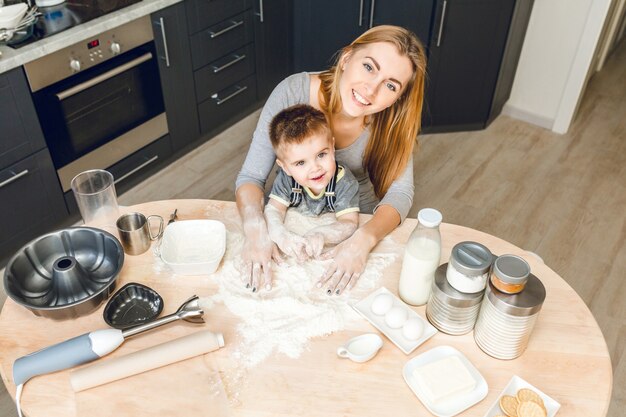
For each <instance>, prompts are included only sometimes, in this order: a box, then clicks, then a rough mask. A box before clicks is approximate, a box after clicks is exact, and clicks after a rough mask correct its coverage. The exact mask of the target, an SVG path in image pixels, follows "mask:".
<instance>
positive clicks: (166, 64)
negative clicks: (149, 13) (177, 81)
mask: <svg viewBox="0 0 626 417" xmlns="http://www.w3.org/2000/svg"><path fill="white" fill-rule="evenodd" d="M157 25H159V26H160V27H161V37H162V38H163V52H164V53H165V66H166V67H168V68H169V67H170V54H169V51H168V48H167V36H166V35H165V21H164V20H163V18H162V17H159V23H157Z"/></svg>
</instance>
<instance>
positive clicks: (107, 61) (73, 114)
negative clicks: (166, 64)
mask: <svg viewBox="0 0 626 417" xmlns="http://www.w3.org/2000/svg"><path fill="white" fill-rule="evenodd" d="M24 67H25V72H26V75H27V77H28V81H29V84H30V88H31V92H32V96H33V101H34V103H35V108H36V110H37V115H38V117H39V122H40V124H41V127H42V130H43V133H44V137H45V138H46V142H47V144H48V149H49V150H50V154H51V156H52V160H53V162H54V165H55V167H56V169H57V173H58V176H59V180H60V182H61V186H62V188H63V191H64V192H67V191H69V190H70V183H71V180H72V178H73V177H74V176H75V175H76V174H78V173H80V172H82V171H84V170H87V169H94V168H103V169H106V168H108V167H110V166H112V165H114V164H116V163H118V162H119V161H121V160H123V159H124V158H126V157H128V156H130V155H131V154H133V153H135V152H137V151H138V150H140V149H141V148H143V147H145V146H147V145H149V144H150V143H152V142H154V141H156V140H158V139H159V138H161V137H162V136H164V135H165V134H167V133H168V127H167V121H166V118H165V112H164V106H163V96H162V93H161V84H160V81H159V70H158V65H157V57H156V52H155V49H154V42H153V35H152V27H151V24H150V19H149V17H148V16H146V17H145V18H141V19H138V20H135V21H133V22H130V23H127V24H125V25H123V26H120V27H118V28H115V29H112V30H109V31H107V32H104V33H101V34H100V35H97V36H94V37H92V38H90V39H88V40H85V41H82V42H78V43H76V44H74V45H72V46H69V47H67V48H64V49H62V50H60V51H57V52H55V53H53V54H50V55H46V56H44V57H42V58H40V59H38V60H36V61H33V62H30V63H28V64H26V65H25V66H24ZM148 163H149V162H148ZM140 168H141V167H137V168H136V169H140ZM116 180H118V181H119V180H120V178H116Z"/></svg>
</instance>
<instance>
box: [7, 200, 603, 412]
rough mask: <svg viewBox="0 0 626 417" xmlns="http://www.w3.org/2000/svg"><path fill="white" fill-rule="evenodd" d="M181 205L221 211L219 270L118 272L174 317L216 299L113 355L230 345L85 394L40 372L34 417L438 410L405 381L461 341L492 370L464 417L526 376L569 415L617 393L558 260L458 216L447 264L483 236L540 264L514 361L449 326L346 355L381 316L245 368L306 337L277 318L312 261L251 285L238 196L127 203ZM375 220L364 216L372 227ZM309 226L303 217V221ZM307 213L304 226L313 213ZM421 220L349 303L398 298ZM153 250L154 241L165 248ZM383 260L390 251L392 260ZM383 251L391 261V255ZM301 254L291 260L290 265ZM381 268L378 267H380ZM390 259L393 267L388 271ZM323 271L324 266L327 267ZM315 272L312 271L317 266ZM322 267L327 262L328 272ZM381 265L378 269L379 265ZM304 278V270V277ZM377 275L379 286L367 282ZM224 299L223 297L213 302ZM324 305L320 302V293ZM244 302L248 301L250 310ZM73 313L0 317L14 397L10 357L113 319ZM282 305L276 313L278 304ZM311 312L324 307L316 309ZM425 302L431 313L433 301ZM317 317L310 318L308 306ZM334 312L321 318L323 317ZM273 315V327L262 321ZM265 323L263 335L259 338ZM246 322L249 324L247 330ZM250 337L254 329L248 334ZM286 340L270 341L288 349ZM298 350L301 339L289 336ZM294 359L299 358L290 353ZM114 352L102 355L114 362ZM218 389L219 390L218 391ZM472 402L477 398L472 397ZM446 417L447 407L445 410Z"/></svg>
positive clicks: (209, 214) (421, 311)
mask: <svg viewBox="0 0 626 417" xmlns="http://www.w3.org/2000/svg"><path fill="white" fill-rule="evenodd" d="M174 209H178V217H179V220H180V221H184V220H190V219H206V218H208V219H218V220H221V221H222V222H223V223H224V225H225V226H226V230H227V236H229V237H228V239H227V249H226V254H225V255H224V259H223V260H222V263H221V266H220V268H219V269H218V270H217V271H216V272H215V273H214V274H211V275H197V276H183V275H176V274H174V273H173V272H171V271H170V269H169V268H168V267H167V266H166V265H165V264H163V263H162V261H161V260H160V259H158V258H157V257H156V255H155V254H154V253H153V251H152V250H149V251H147V252H145V253H143V254H141V255H138V256H130V255H129V256H126V258H125V260H124V266H123V268H122V271H121V273H120V275H119V277H118V278H117V279H118V281H119V282H118V286H119V287H120V288H121V287H122V286H123V285H124V284H127V283H128V282H139V283H141V284H144V285H147V286H148V287H150V288H152V289H154V290H155V291H156V292H158V293H159V294H160V295H161V296H162V297H163V300H164V302H165V307H164V314H167V313H169V312H172V311H174V310H175V309H176V308H177V307H178V306H179V305H180V304H181V303H182V302H183V301H184V300H186V299H187V298H189V296H190V295H192V294H196V295H198V296H199V297H201V298H204V297H208V298H209V299H211V300H215V303H214V304H211V306H210V307H207V311H206V315H205V319H206V323H205V324H203V325H200V324H192V323H177V324H171V325H169V326H166V327H163V328H161V329H159V330H155V331H153V332H149V333H146V334H143V335H141V336H139V335H138V336H137V337H133V338H130V339H129V340H128V341H126V342H124V344H123V345H122V346H121V347H120V348H119V349H117V350H116V351H115V352H113V353H111V355H110V358H116V357H118V358H119V357H121V356H125V355H128V354H131V353H134V352H138V351H140V350H142V349H145V348H148V347H151V346H155V345H157V344H160V343H163V342H166V341H170V340H174V339H175V338H178V337H181V336H185V335H187V334H191V333H193V332H195V331H198V330H201V329H202V330H204V329H207V330H211V331H213V332H220V333H223V335H224V340H225V341H226V345H225V346H224V348H222V349H220V350H218V351H215V352H212V353H209V354H207V355H204V356H203V357H202V358H195V359H194V360H193V361H192V362H189V361H183V362H179V363H176V364H171V365H168V366H165V367H163V368H161V369H160V370H153V371H150V372H147V373H145V374H143V375H135V376H133V377H130V378H126V379H123V380H120V381H116V382H114V383H111V384H107V385H104V386H100V387H96V388H93V389H90V390H86V391H83V392H81V393H74V392H73V391H72V388H71V385H70V381H69V378H70V371H68V370H65V371H60V372H55V373H52V374H47V375H42V376H38V377H35V378H33V379H32V380H30V381H29V382H28V383H27V384H26V385H25V387H24V392H23V397H22V407H23V410H24V411H25V414H26V415H28V416H30V417H47V416H67V417H71V416H79V417H83V416H89V417H99V416H103V417H109V416H113V415H114V416H120V417H131V416H132V417H137V416H139V415H142V416H155V415H167V416H172V417H174V416H185V417H187V416H190V415H192V416H206V415H211V416H214V417H215V416H231V417H258V416H272V417H291V416H302V417H305V416H306V417H316V416H320V417H322V416H323V417H351V416H358V417H367V416H384V415H393V416H396V417H403V416H406V417H413V416H427V415H430V414H429V413H428V412H427V411H426V409H425V407H424V406H423V405H422V403H421V402H420V400H419V399H418V398H417V397H416V396H415V395H414V394H413V392H412V391H411V389H410V388H409V386H408V385H407V384H406V383H405V381H404V379H403V377H402V370H403V366H404V365H405V363H407V361H408V360H410V359H412V358H415V357H417V355H420V354H422V353H425V352H427V351H429V350H430V349H433V348H436V347H438V346H452V347H454V348H456V349H458V350H459V351H460V352H462V353H463V355H465V357H466V358H467V359H468V360H469V361H470V362H471V363H472V364H473V365H474V366H475V367H476V368H477V369H478V370H479V371H480V373H481V374H482V376H483V377H484V378H485V380H486V382H487V385H488V387H489V389H488V392H487V393H486V397H485V398H484V399H483V400H482V401H480V402H478V403H477V404H476V405H475V406H473V407H471V408H469V409H468V410H466V411H464V412H463V413H462V414H460V415H459V417H461V416H463V417H484V416H486V415H488V416H490V417H491V416H494V415H496V414H500V413H495V412H492V413H489V414H487V410H489V409H490V408H491V407H492V405H493V404H494V403H495V402H496V401H497V400H498V398H499V396H500V393H501V392H502V390H503V388H504V387H505V386H506V385H507V383H508V382H509V381H510V380H511V378H512V377H513V375H517V376H519V377H520V378H523V379H524V380H526V381H528V382H529V383H530V384H532V385H534V386H536V387H537V388H538V389H540V390H542V391H543V392H544V393H546V394H547V395H549V396H550V397H552V398H553V399H554V400H556V401H558V402H559V403H560V404H561V409H560V410H559V412H558V414H557V416H558V417H602V416H606V412H607V408H608V405H609V401H610V399H611V389H612V369H611V360H610V357H609V352H608V349H607V346H606V342H605V340H604V337H603V335H602V332H601V331H600V328H599V327H598V324H597V323H596V321H595V319H594V317H593V316H592V315H591V312H590V311H589V308H588V307H587V306H586V305H585V303H584V302H583V300H582V299H581V298H580V296H579V295H578V294H577V293H576V292H575V291H574V290H573V289H572V288H571V287H570V286H569V285H568V284H567V283H566V282H565V281H564V280H563V279H562V278H561V277H559V276H558V275H557V274H556V273H555V272H554V271H553V270H552V269H550V268H549V267H548V266H547V265H545V264H544V263H542V262H541V261H540V260H539V259H537V258H535V257H532V256H529V255H528V254H527V253H526V252H525V251H524V250H522V249H520V248H518V247H516V246H514V245H512V244H511V243H508V242H505V241H503V240H501V239H499V238H497V237H495V236H491V235H488V234H486V233H482V232H480V231H477V230H473V229H469V228H466V227H463V226H458V225H452V224H446V223H442V224H441V227H440V228H441V242H442V261H443V262H447V258H448V256H449V254H450V251H451V250H452V247H453V246H454V245H455V244H456V243H458V242H461V241H467V240H471V241H476V242H480V243H482V244H484V245H485V246H487V247H488V248H489V249H491V251H492V252H493V253H498V254H502V253H509V254H515V255H519V256H522V257H524V259H525V260H526V261H527V262H528V263H529V264H530V266H531V270H532V271H533V273H534V274H535V275H536V276H537V277H539V278H540V279H541V281H542V282H543V283H544V285H545V287H546V291H547V295H546V299H545V303H544V305H543V307H542V309H541V312H540V313H539V315H538V317H537V321H536V324H535V327H534V330H533V333H532V336H531V338H530V341H529V344H528V347H527V349H526V351H525V352H524V354H523V355H522V356H520V357H519V358H517V359H514V360H508V361H504V360H497V359H494V358H492V357H490V356H488V355H487V354H486V353H484V352H483V351H482V350H480V348H479V347H478V346H477V345H476V343H475V341H474V337H473V333H472V332H470V333H468V334H465V335H462V336H451V335H447V334H444V333H441V332H439V333H437V334H436V335H434V336H433V337H432V338H431V339H429V340H428V341H426V342H425V343H424V344H423V345H421V346H419V347H418V348H417V349H416V350H415V351H414V352H412V353H411V354H410V355H405V354H404V353H403V352H402V351H400V349H398V348H397V347H396V346H394V345H393V344H392V343H391V342H390V341H389V340H388V339H387V338H384V345H383V347H382V349H381V350H380V352H379V353H378V355H376V357H375V358H373V359H372V360H371V361H369V362H366V363H354V362H351V361H349V360H347V359H341V358H338V356H337V354H336V350H337V347H339V346H341V345H343V344H344V343H345V342H346V341H347V340H349V339H350V338H352V337H355V336H357V335H360V334H363V333H371V332H376V330H375V329H374V328H373V327H372V326H371V325H370V324H369V322H367V321H365V320H363V319H361V318H360V317H359V316H358V315H357V314H356V313H354V316H345V317H346V321H345V322H344V326H345V327H344V328H343V329H342V330H338V331H335V332H333V333H330V334H327V335H324V336H321V335H320V336H318V337H313V338H311V339H310V340H308V341H307V342H306V345H304V346H303V350H302V351H301V354H295V355H293V354H290V353H289V352H294V351H293V350H291V348H288V349H287V350H284V351H283V352H284V353H281V352H276V351H274V352H273V353H271V354H269V353H268V356H267V358H266V359H265V360H264V361H262V362H259V363H257V364H256V365H252V366H245V359H246V357H248V356H247V355H251V354H253V353H254V352H255V351H256V350H255V349H257V348H259V349H260V350H261V351H262V350H263V349H265V348H266V347H267V346H269V344H268V342H267V340H266V339H267V338H269V339H270V341H272V340H274V341H276V342H278V341H277V340H276V337H277V336H279V335H280V334H281V333H283V332H285V331H287V332H291V333H292V334H294V335H301V334H306V333H307V330H306V329H304V328H303V327H302V326H303V325H304V323H303V322H302V321H300V320H303V319H301V317H307V315H302V316H301V315H299V314H298V313H297V312H295V311H294V315H293V318H294V321H289V320H285V319H284V317H283V316H281V315H284V312H283V313H280V312H279V313H277V314H274V313H276V311H280V309H278V310H277V309H276V307H277V306H279V305H280V304H282V303H284V302H285V301H286V300H287V299H288V298H291V297H292V295H290V294H292V293H291V292H290V291H289V288H290V287H291V286H292V285H295V284H293V283H290V282H289V281H288V280H290V279H294V278H297V277H298V274H297V273H296V272H297V271H298V270H299V269H298V268H300V267H298V266H296V265H295V264H293V263H292V264H291V266H283V267H281V266H276V268H275V273H274V277H275V283H274V284H275V286H274V288H275V289H273V290H272V291H271V292H266V291H261V292H260V293H257V294H252V292H251V291H249V290H245V288H244V287H243V283H241V282H240V280H239V279H238V278H235V279H234V280H233V276H234V274H235V272H234V271H235V266H234V265H235V262H236V260H237V259H239V257H240V253H241V252H240V251H241V245H242V244H243V243H242V242H243V236H242V234H241V233H242V232H241V223H240V220H239V215H238V214H237V207H236V205H235V203H234V202H225V201H211V200H170V201H158V202H149V203H144V204H139V205H135V206H132V207H125V208H123V212H135V211H136V212H140V213H144V214H158V215H160V216H163V217H164V218H167V217H168V216H169V214H170V213H172V212H173V211H174ZM370 218H371V216H370V215H363V214H362V215H361V218H360V220H361V222H362V223H363V222H365V221H367V220H369V219H370ZM296 221H297V219H296ZM309 221H310V219H309V220H306V222H309ZM416 223H417V221H416V220H415V219H407V220H406V221H405V222H404V223H403V224H402V225H400V226H399V227H398V228H396V229H395V230H394V231H393V232H392V233H391V234H390V235H389V236H388V237H386V238H385V239H383V241H381V242H380V243H379V244H378V245H377V246H376V248H375V249H374V251H373V252H372V255H371V256H372V257H374V256H377V258H376V259H377V260H376V261H374V260H372V263H371V265H372V267H373V268H374V270H376V268H378V267H380V270H379V271H380V272H378V274H380V275H379V276H378V277H377V278H376V277H374V278H372V277H370V278H366V277H365V274H367V271H366V272H365V274H364V277H362V278H361V279H362V280H363V281H362V282H360V284H357V286H356V287H355V288H354V289H353V290H352V291H350V292H348V293H344V294H343V295H342V296H341V297H335V298H334V299H335V300H337V301H336V302H337V303H340V302H342V301H344V300H345V303H346V304H348V305H350V304H353V303H355V302H357V301H358V300H360V299H362V298H363V297H365V296H366V295H367V294H369V293H370V292H371V291H373V290H374V288H376V287H379V286H385V287H386V288H387V289H389V290H390V291H391V292H392V293H394V294H397V286H398V277H399V276H400V271H401V267H402V256H401V254H402V253H403V251H404V244H405V242H406V241H407V239H408V237H409V234H410V233H411V231H412V230H413V228H414V227H415V225H416ZM153 245H156V243H154V244H153ZM382 257H384V258H382ZM383 259H387V260H389V259H391V261H389V262H385V263H381V261H382V260H383ZM291 262H293V261H291ZM376 265H378V266H376ZM382 265H386V266H382ZM315 268H322V266H321V265H319V264H318V265H317V266H316V267H315ZM314 270H316V269H311V271H314ZM319 271H321V269H319ZM375 274H376V273H375ZM307 278H308V281H305V283H304V284H298V286H300V285H304V286H308V288H310V291H312V293H311V294H310V295H307V296H306V297H304V296H302V297H301V298H300V299H298V300H296V299H292V300H291V301H290V302H289V304H288V305H289V306H293V308H294V309H297V308H302V310H303V311H304V310H307V311H317V310H315V305H318V304H319V303H322V302H328V303H330V301H325V300H326V298H322V297H326V296H325V295H321V296H318V295H316V294H315V293H314V291H316V290H317V291H320V289H317V288H316V287H315V284H314V282H315V280H316V279H317V277H315V276H314V275H309V274H307ZM300 279H302V278H300ZM368 282H369V283H370V284H367V283H368ZM215 297H216V298H215ZM318 297H320V298H322V300H324V301H322V300H320V298H318ZM244 305H246V306H248V307H245V308H244V309H243V310H242V307H243V306H244ZM252 306H254V309H253V310H254V311H255V313H254V314H253V316H254V317H249V319H250V320H244V319H243V318H242V316H241V314H242V313H243V312H244V311H245V310H247V309H248V308H252ZM103 308H104V306H101V307H99V308H98V309H97V310H96V311H94V312H93V313H90V314H88V315H85V316H82V317H79V318H77V319H74V320H65V321H53V320H51V319H46V318H43V317H36V316H35V315H34V314H33V313H31V312H30V311H28V310H26V309H25V308H23V307H21V306H19V305H18V304H16V303H15V302H14V301H13V300H11V299H8V300H7V301H6V303H5V304H4V307H3V309H2V312H1V314H0V374H1V376H2V382H3V383H4V384H5V385H6V386H7V389H8V391H9V393H10V394H11V395H15V385H14V383H13V377H12V366H13V362H14V361H15V359H16V358H18V357H21V356H23V355H26V354H28V353H30V352H34V351H36V350H38V349H41V348H42V347H45V346H50V345H51V344H53V343H57V342H59V341H62V340H65V339H68V338H70V337H75V336H77V335H79V334H82V333H86V332H89V331H93V330H96V329H100V328H105V326H106V325H105V324H104V322H103V320H102V310H103ZM272 309H273V311H274V313H272V314H270V313H269V311H270V310H272ZM311 309H313V310H311ZM413 310H414V311H415V312H416V313H417V314H418V315H419V316H421V317H422V318H424V317H425V308H424V307H423V306H422V307H415V308H413ZM307 314H308V316H310V314H309V313H307ZM325 320H328V318H322V317H321V316H320V317H319V318H317V317H316V319H315V321H320V322H322V321H325ZM261 323H262V324H261ZM247 326H254V327H252V329H254V328H257V329H258V332H253V333H254V335H252V334H251V333H250V329H251V327H247ZM246 329H247V330H246ZM246 334H247V335H249V336H251V338H246V337H244V336H245V335H246ZM280 346H283V345H280V344H278V343H277V344H276V345H272V348H271V349H272V350H278V349H279V347H280ZM290 346H291V345H290ZM288 355H290V356H294V357H289V356H288ZM106 360H108V359H106V358H105V359H103V360H102V361H106ZM209 368H211V369H212V372H213V374H215V373H217V374H218V375H219V377H220V378H221V380H222V381H223V388H224V390H225V395H227V396H228V400H229V401H228V403H229V404H230V410H226V412H224V413H220V412H219V411H216V401H217V400H218V399H219V398H220V396H219V395H217V394H220V395H221V390H215V389H213V388H211V386H210V385H209V386H207V384H211V381H210V380H211V375H212V374H211V373H210V371H209ZM207 387H208V388H211V389H208V392H205V391H207ZM474 400H477V399H476V398H474ZM446 415H448V414H446Z"/></svg>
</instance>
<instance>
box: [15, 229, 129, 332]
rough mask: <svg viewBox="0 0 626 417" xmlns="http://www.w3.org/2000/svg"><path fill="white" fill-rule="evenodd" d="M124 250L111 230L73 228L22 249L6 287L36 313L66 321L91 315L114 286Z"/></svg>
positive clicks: (18, 253)
mask: <svg viewBox="0 0 626 417" xmlns="http://www.w3.org/2000/svg"><path fill="white" fill-rule="evenodd" d="M123 264H124V249H123V248H122V245H121V244H120V242H119V241H118V240H117V238H115V236H113V235H112V234H110V233H108V232H105V231H104V230H100V229H95V228H91V227H70V228H67V229H62V230H58V231H55V232H52V233H48V234H46V235H43V236H41V237H39V238H37V239H35V240H33V241H32V242H30V243H28V244H27V245H25V246H24V247H23V248H21V249H20V250H19V251H18V252H17V253H16V254H15V255H13V257H12V258H11V260H10V261H9V263H8V264H7V267H6V270H5V272H4V289H5V291H6V293H7V295H8V296H9V297H10V298H11V299H12V300H13V301H15V302H16V303H18V304H20V305H22V306H24V307H26V308H27V309H29V310H30V311H32V312H33V313H34V314H35V315H37V316H42V317H49V318H52V319H57V320H63V319H69V318H75V317H79V316H82V315H84V314H88V313H90V312H92V311H93V310H95V309H96V308H98V306H100V304H101V303H102V302H103V301H105V300H106V299H107V298H109V296H110V295H111V294H112V293H113V291H114V290H115V284H116V280H117V277H118V275H119V273H120V271H121V269H122V265H123Z"/></svg>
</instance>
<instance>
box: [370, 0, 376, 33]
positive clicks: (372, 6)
mask: <svg viewBox="0 0 626 417" xmlns="http://www.w3.org/2000/svg"><path fill="white" fill-rule="evenodd" d="M375 7H376V0H372V5H371V6H370V29H371V28H372V26H374V8H375Z"/></svg>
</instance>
